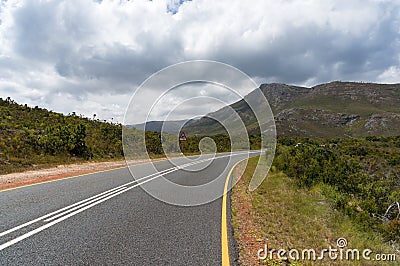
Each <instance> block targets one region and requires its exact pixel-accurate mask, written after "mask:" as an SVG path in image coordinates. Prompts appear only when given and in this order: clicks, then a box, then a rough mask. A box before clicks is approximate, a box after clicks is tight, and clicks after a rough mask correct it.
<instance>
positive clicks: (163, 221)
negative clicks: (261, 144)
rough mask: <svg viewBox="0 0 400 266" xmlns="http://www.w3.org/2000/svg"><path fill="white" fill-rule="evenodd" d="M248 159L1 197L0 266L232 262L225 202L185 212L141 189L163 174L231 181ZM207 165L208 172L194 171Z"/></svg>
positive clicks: (92, 177)
mask: <svg viewBox="0 0 400 266" xmlns="http://www.w3.org/2000/svg"><path fill="white" fill-rule="evenodd" d="M251 155H255V153H252V154H251ZM248 156H249V154H248V153H233V154H218V155H217V156H216V157H215V158H214V159H212V157H211V156H210V157H209V158H207V157H206V159H204V158H202V160H198V161H197V162H196V160H194V161H193V164H191V165H188V164H187V163H186V162H185V160H183V158H175V159H172V160H171V161H167V160H166V161H159V162H156V163H154V165H155V166H156V168H157V170H158V172H152V170H151V169H153V168H152V167H151V165H150V164H142V165H137V166H134V167H133V169H132V170H133V171H134V173H135V177H136V179H133V178H132V175H131V173H130V171H129V169H128V168H127V167H125V168H120V169H115V170H108V171H104V172H98V173H93V174H89V175H84V176H78V177H73V178H68V179H63V180H57V181H54V182H48V183H43V184H37V185H32V186H27V187H21V188H17V189H12V190H7V191H2V192H0V265H97V264H101V265H110V264H113V265H115V264H119V265H120V264H128V265H221V264H226V263H228V262H229V263H230V264H234V263H235V252H234V251H235V250H234V246H233V244H232V241H231V240H232V239H231V237H230V228H229V215H230V211H229V206H227V204H228V205H229V200H226V197H224V198H222V197H220V198H218V199H217V200H214V201H212V202H210V203H207V204H205V205H200V206H196V207H180V206H175V205H170V204H167V203H164V202H162V201H159V200H157V199H155V198H153V197H152V196H150V195H149V194H148V193H146V192H145V191H144V190H143V189H142V188H141V186H140V183H143V182H156V181H157V179H158V178H159V177H160V176H161V175H162V176H164V177H165V178H167V179H168V180H171V181H172V182H175V183H178V184H182V185H189V186H190V185H199V184H203V183H206V182H209V181H211V180H212V179H214V178H215V177H216V176H217V175H219V174H221V173H222V174H225V175H226V176H227V177H228V175H230V170H231V169H232V167H233V166H234V165H235V164H236V163H237V162H239V161H240V160H243V159H245V158H247V157H248ZM204 163H207V164H208V166H207V167H206V168H205V169H203V170H201V171H188V170H190V169H189V168H193V167H194V168H195V167H197V166H199V165H200V164H204ZM153 171H154V169H153ZM224 183H225V182H223V183H222V182H221V183H220V184H218V185H219V186H220V189H221V191H223V190H224ZM221 194H222V193H221ZM223 206H225V207H223ZM225 208H226V209H225ZM225 214H226V217H224V216H225ZM225 219H226V220H228V222H226V220H225ZM224 221H225V222H224ZM225 225H227V226H225ZM224 231H225V232H224Z"/></svg>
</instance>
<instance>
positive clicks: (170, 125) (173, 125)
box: [129, 119, 196, 134]
mask: <svg viewBox="0 0 400 266" xmlns="http://www.w3.org/2000/svg"><path fill="white" fill-rule="evenodd" d="M194 122H196V120H194V119H190V120H188V121H187V120H171V121H149V122H147V123H142V124H135V125H130V126H129V127H131V128H136V129H138V130H145V129H146V131H153V132H161V130H162V129H163V131H164V132H165V133H168V134H176V133H177V132H179V131H180V129H181V128H182V126H183V125H186V126H188V125H190V124H192V123H194ZM163 127H164V128H163Z"/></svg>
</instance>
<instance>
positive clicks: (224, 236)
mask: <svg viewBox="0 0 400 266" xmlns="http://www.w3.org/2000/svg"><path fill="white" fill-rule="evenodd" d="M246 159H248V158H245V159H243V160H240V161H238V162H237V163H235V164H234V165H233V166H232V168H231V170H230V171H229V173H228V176H227V177H226V181H225V186H224V194H223V196H222V215H221V220H222V221H221V248H222V266H230V265H231V263H230V257H229V239H228V221H227V218H226V211H227V206H226V205H227V197H228V186H229V180H230V177H231V175H232V172H233V170H234V169H235V167H236V166H237V165H238V164H239V163H240V162H243V161H244V160H246Z"/></svg>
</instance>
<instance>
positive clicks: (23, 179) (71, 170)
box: [0, 159, 162, 190]
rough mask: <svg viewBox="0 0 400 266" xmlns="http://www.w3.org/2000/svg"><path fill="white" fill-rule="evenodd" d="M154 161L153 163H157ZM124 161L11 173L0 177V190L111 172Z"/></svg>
mask: <svg viewBox="0 0 400 266" xmlns="http://www.w3.org/2000/svg"><path fill="white" fill-rule="evenodd" d="M159 160H162V159H156V160H153V161H159ZM144 162H148V160H131V161H129V162H128V163H129V165H135V164H140V163H144ZM126 165H127V164H126V162H125V161H113V162H90V163H80V164H68V165H59V166H57V167H52V168H47V169H38V170H29V171H25V172H20V173H11V174H6V175H0V190H4V189H9V188H15V187H20V186H25V185H29V184H33V183H39V182H45V181H50V180H55V179H61V178H66V177H72V176H76V175H83V174H89V173H94V172H99V171H104V170H111V169H116V168H121V167H125V166H126Z"/></svg>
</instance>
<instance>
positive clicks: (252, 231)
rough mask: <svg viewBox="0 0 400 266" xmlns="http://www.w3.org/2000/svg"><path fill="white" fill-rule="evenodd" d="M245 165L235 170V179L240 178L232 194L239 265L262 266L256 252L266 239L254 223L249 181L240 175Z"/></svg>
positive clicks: (241, 164)
mask: <svg viewBox="0 0 400 266" xmlns="http://www.w3.org/2000/svg"><path fill="white" fill-rule="evenodd" d="M243 168H244V164H243V163H240V164H239V165H238V167H236V169H235V177H236V178H239V181H238V183H237V184H236V186H235V188H234V190H233V192H232V197H231V200H232V206H234V207H233V208H234V209H233V211H234V212H235V213H236V215H234V216H233V217H234V220H233V226H234V230H235V237H236V238H237V239H236V240H237V245H238V249H239V259H238V264H239V265H260V262H259V260H258V259H257V254H256V253H254V252H253V251H254V250H258V249H259V248H260V242H261V243H264V242H265V241H264V239H263V238H262V237H261V234H260V226H259V225H257V224H256V223H255V222H254V221H255V220H256V219H254V216H255V215H256V214H255V213H254V211H253V210H254V208H253V207H252V203H251V202H252V195H251V193H250V192H249V191H248V188H247V186H248V182H246V181H248V180H245V178H241V176H240V173H243Z"/></svg>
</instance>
